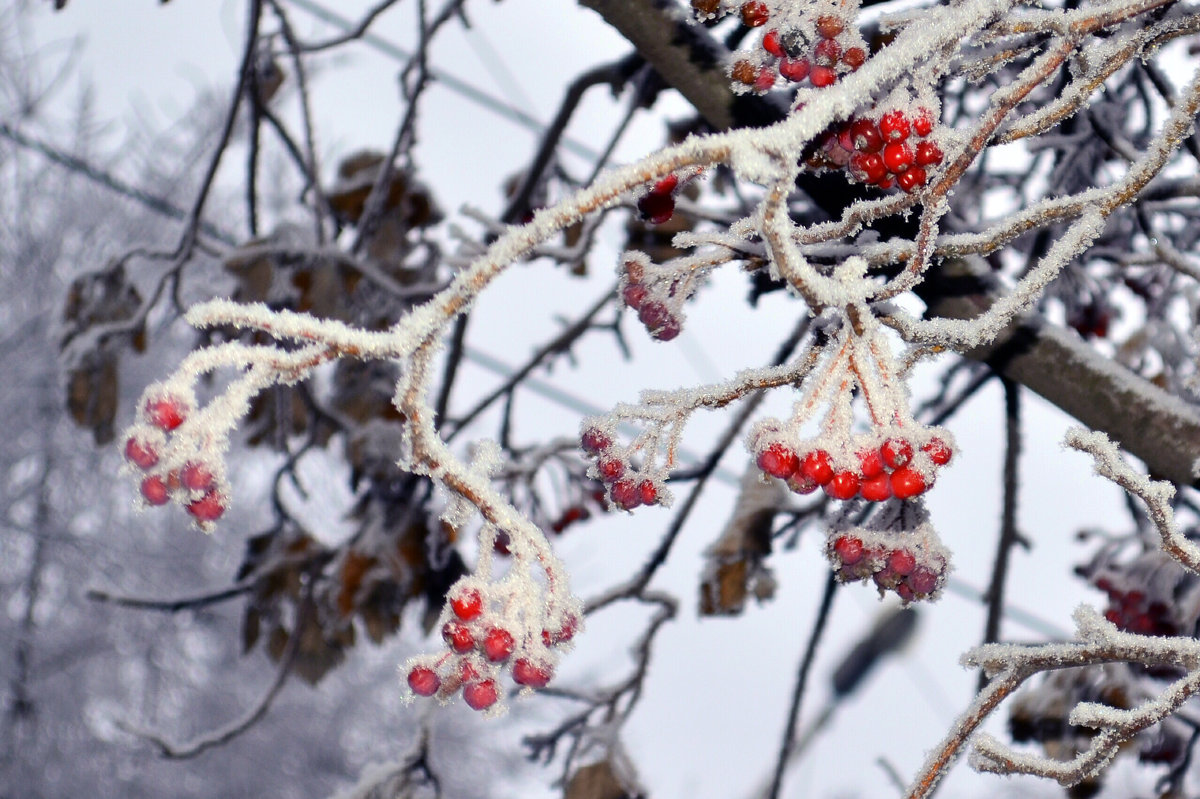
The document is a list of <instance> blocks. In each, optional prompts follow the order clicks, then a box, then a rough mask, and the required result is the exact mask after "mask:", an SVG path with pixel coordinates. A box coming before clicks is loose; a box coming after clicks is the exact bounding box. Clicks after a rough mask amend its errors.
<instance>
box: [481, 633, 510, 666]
mask: <svg viewBox="0 0 1200 799" xmlns="http://www.w3.org/2000/svg"><path fill="white" fill-rule="evenodd" d="M515 645H516V641H515V640H513V637H512V633H510V632H509V631H508V630H505V629H502V628H500V627H493V628H491V629H490V630H488V631H487V633H486V634H485V635H484V636H483V654H484V656H485V657H487V659H488V660H490V661H492V662H493V663H499V662H500V661H502V660H507V659H508V656H509V655H511V654H512V653H513V647H514V646H515Z"/></svg>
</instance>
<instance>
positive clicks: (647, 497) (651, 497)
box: [638, 480, 658, 505]
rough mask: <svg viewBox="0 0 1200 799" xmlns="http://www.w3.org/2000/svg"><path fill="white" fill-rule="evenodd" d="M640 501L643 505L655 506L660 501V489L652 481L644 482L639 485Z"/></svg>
mask: <svg viewBox="0 0 1200 799" xmlns="http://www.w3.org/2000/svg"><path fill="white" fill-rule="evenodd" d="M638 499H640V500H641V501H642V504H643V505H653V504H654V502H655V500H657V499H658V488H657V487H655V485H654V482H653V481H652V480H643V481H642V482H641V483H639V484H638Z"/></svg>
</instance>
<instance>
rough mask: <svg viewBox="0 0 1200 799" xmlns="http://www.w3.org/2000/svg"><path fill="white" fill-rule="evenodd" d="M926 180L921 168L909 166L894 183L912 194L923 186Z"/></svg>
mask: <svg viewBox="0 0 1200 799" xmlns="http://www.w3.org/2000/svg"><path fill="white" fill-rule="evenodd" d="M928 178H929V176H928V175H926V174H925V170H924V169H923V168H922V167H919V166H910V167H909V168H908V169H906V170H904V171H903V172H901V173H900V174H899V175H898V176H897V177H896V183H897V184H899V186H900V188H902V189H904V190H905V191H907V192H912V191H914V190H916V189H919V188H921V187H922V186H924V185H925V181H926V180H928Z"/></svg>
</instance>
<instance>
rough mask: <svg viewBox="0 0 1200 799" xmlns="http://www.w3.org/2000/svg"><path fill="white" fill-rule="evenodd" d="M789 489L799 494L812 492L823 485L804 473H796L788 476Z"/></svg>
mask: <svg viewBox="0 0 1200 799" xmlns="http://www.w3.org/2000/svg"><path fill="white" fill-rule="evenodd" d="M787 485H788V489H790V490H791V491H794V492H795V493H797V494H811V493H812V492H814V491H816V490H817V489H818V488H820V487H821V486H819V485H817V482H816V481H815V480H810V479H809V478H807V477H805V476H804V475H802V474H794V475H792V476H791V477H789V478H788V481H787Z"/></svg>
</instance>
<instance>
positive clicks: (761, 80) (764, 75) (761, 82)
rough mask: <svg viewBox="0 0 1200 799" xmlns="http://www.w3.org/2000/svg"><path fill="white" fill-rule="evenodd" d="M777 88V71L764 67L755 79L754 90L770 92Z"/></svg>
mask: <svg viewBox="0 0 1200 799" xmlns="http://www.w3.org/2000/svg"><path fill="white" fill-rule="evenodd" d="M774 86H775V70H774V69H772V68H771V67H763V68H762V69H760V70H759V71H758V77H757V78H755V79H754V90H755V91H757V92H767V91H770V90H771V89H772V88H773V87H774Z"/></svg>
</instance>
